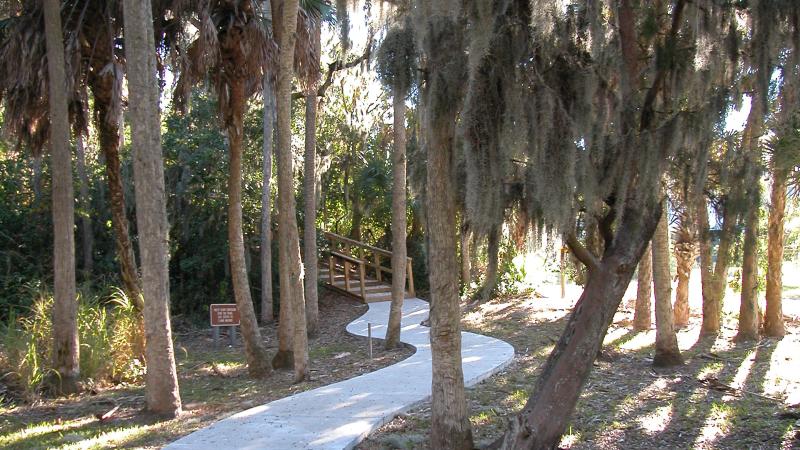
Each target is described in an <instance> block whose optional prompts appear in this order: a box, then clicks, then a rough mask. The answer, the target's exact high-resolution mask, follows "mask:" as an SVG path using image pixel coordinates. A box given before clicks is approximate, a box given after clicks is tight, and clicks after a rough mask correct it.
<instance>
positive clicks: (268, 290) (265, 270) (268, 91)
mask: <svg viewBox="0 0 800 450" xmlns="http://www.w3.org/2000/svg"><path fill="white" fill-rule="evenodd" d="M263 97H264V150H263V152H264V163H263V166H262V172H263V177H264V184H263V187H262V190H261V252H260V261H261V323H271V322H272V321H273V320H274V319H275V311H274V309H273V306H272V302H273V301H272V204H271V203H270V194H271V191H272V139H273V138H274V134H275V131H274V128H275V127H274V125H275V84H274V83H273V81H272V79H271V78H270V75H267V76H265V77H264V92H263Z"/></svg>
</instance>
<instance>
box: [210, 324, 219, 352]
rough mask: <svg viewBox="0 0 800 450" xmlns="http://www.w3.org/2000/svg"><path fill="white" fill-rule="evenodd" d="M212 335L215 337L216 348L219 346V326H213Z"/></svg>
mask: <svg viewBox="0 0 800 450" xmlns="http://www.w3.org/2000/svg"><path fill="white" fill-rule="evenodd" d="M211 331H212V332H211V336H213V338H214V350H217V349H218V348H219V327H211Z"/></svg>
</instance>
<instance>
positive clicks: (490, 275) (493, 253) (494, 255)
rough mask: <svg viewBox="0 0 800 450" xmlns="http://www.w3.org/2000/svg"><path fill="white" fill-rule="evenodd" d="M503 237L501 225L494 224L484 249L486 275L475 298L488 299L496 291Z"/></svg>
mask: <svg viewBox="0 0 800 450" xmlns="http://www.w3.org/2000/svg"><path fill="white" fill-rule="evenodd" d="M502 237H503V227H502V225H494V226H492V228H491V230H489V236H488V239H487V241H488V245H487V250H486V277H485V278H484V279H483V285H482V286H481V288H480V290H478V293H477V294H476V295H475V298H476V299H479V300H489V299H490V298H492V296H494V294H495V292H496V291H497V271H498V266H499V264H500V239H501V238H502Z"/></svg>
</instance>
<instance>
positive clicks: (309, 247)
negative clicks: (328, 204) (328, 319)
mask: <svg viewBox="0 0 800 450" xmlns="http://www.w3.org/2000/svg"><path fill="white" fill-rule="evenodd" d="M320 36H321V34H320V27H319V26H317V27H315V29H314V37H313V39H314V49H315V53H316V57H319V54H320V50H321V43H320V39H321V37H320ZM305 128H306V142H305V144H306V145H305V146H306V148H305V150H306V151H305V161H304V162H305V164H304V173H303V198H304V199H305V205H304V206H305V221H304V222H303V260H304V262H305V265H304V267H305V287H306V292H305V294H306V325H307V327H308V335H309V336H316V335H317V332H318V328H319V296H318V294H317V272H318V270H317V269H318V267H319V265H318V260H319V258H318V256H317V189H316V188H317V83H311V84H310V86H309V89H308V92H307V93H306V127H305Z"/></svg>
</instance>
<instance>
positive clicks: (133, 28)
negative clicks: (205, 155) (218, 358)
mask: <svg viewBox="0 0 800 450" xmlns="http://www.w3.org/2000/svg"><path fill="white" fill-rule="evenodd" d="M124 20H125V25H126V26H125V38H126V39H125V52H126V56H127V60H128V89H129V91H130V94H131V95H130V97H129V99H130V114H131V119H132V120H131V145H132V148H133V170H134V181H135V183H134V186H135V189H136V225H137V229H138V230H139V255H140V257H141V261H142V288H143V291H144V298H145V299H146V301H145V303H144V319H145V320H144V323H145V338H146V341H145V342H146V344H145V356H146V359H147V375H146V384H145V400H146V402H147V409H148V410H149V411H151V412H153V413H156V414H159V415H165V416H169V417H175V416H177V415H179V414H180V412H181V397H180V392H179V389H178V376H177V371H176V369H175V353H174V350H173V347H172V328H171V326H170V316H169V224H168V223H167V199H166V196H165V187H164V159H163V156H162V154H161V123H160V121H159V109H158V101H159V89H158V80H157V79H156V54H155V43H154V34H153V13H152V9H151V4H150V2H143V3H142V2H139V1H137V0H125V2H124Z"/></svg>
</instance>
